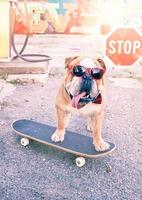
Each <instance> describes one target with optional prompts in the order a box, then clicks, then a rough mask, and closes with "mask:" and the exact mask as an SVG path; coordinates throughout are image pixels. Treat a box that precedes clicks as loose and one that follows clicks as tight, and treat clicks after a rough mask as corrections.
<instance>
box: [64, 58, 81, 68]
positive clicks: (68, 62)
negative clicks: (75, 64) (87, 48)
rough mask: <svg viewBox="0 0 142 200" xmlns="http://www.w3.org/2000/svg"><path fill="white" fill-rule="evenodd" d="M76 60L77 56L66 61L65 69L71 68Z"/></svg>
mask: <svg viewBox="0 0 142 200" xmlns="http://www.w3.org/2000/svg"><path fill="white" fill-rule="evenodd" d="M76 58H78V57H77V56H76V57H67V58H66V59H65V68H70V63H71V62H72V61H73V60H75V59H76Z"/></svg>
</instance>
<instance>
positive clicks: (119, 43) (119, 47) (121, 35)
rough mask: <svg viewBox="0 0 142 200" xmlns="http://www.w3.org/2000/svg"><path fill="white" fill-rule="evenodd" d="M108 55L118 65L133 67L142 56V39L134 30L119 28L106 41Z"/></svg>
mask: <svg viewBox="0 0 142 200" xmlns="http://www.w3.org/2000/svg"><path fill="white" fill-rule="evenodd" d="M106 55H107V56H108V57H109V59H110V60H111V61H112V62H113V63H114V64H116V65H132V64H133V63H134V62H135V61H136V60H137V59H139V58H140V56H142V37H141V36H140V35H139V34H138V33H137V31H136V30H135V29H133V28H119V29H117V30H115V31H114V32H113V33H112V34H110V35H109V37H108V38H107V40H106Z"/></svg>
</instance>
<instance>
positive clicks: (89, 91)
mask: <svg viewBox="0 0 142 200" xmlns="http://www.w3.org/2000/svg"><path fill="white" fill-rule="evenodd" d="M78 81H79V87H78V91H77V92H76V93H74V94H72V93H71V92H70V91H72V87H71V88H70V89H69V88H68V89H67V88H65V89H66V92H67V93H68V94H69V96H70V98H71V104H72V106H73V107H74V108H81V107H83V106H85V105H86V104H87V103H92V102H93V103H99V104H100V103H101V96H100V92H99V91H98V89H97V84H96V82H94V81H93V78H92V77H91V75H90V74H88V73H85V74H84V75H83V76H82V77H80V80H78ZM73 86H74V87H75V84H73ZM74 87H73V88H74Z"/></svg>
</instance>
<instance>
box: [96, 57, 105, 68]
mask: <svg viewBox="0 0 142 200" xmlns="http://www.w3.org/2000/svg"><path fill="white" fill-rule="evenodd" d="M97 61H98V62H99V63H100V65H101V66H102V67H103V69H105V70H106V65H105V63H104V61H103V60H102V59H101V58H98V59H97Z"/></svg>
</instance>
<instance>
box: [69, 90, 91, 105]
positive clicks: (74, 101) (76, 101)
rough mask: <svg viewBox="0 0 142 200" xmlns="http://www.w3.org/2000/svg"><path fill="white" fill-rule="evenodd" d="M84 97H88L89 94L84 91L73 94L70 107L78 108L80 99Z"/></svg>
mask: <svg viewBox="0 0 142 200" xmlns="http://www.w3.org/2000/svg"><path fill="white" fill-rule="evenodd" d="M85 98H89V95H88V94H87V93H86V92H81V93H79V94H78V95H75V96H73V97H72V100H71V104H72V107H74V108H78V104H79V102H80V100H83V99H85Z"/></svg>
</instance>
